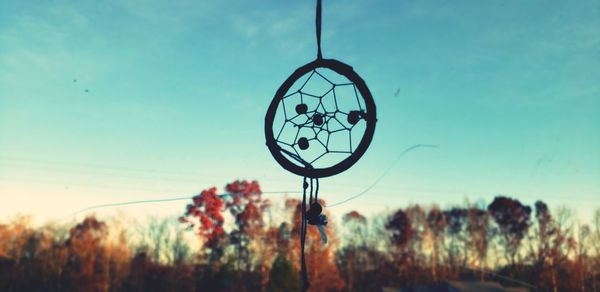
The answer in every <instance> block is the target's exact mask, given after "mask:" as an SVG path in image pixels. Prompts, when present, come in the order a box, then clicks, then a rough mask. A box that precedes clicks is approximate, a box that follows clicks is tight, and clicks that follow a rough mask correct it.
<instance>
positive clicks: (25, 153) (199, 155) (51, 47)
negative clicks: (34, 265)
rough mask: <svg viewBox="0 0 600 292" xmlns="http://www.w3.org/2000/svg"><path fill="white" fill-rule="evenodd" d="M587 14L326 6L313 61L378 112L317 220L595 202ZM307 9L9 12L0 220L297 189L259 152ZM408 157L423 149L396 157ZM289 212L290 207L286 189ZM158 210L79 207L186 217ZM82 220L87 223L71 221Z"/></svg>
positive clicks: (111, 7)
mask: <svg viewBox="0 0 600 292" xmlns="http://www.w3.org/2000/svg"><path fill="white" fill-rule="evenodd" d="M599 11H600V9H599V4H598V2H597V1H591V0H589V1H588V0H582V1H576V3H573V2H564V1H550V2H548V1H525V2H523V1H486V2H481V1H458V2H457V1H454V2H447V3H446V2H444V3H441V2H439V1H365V0H352V1H340V0H332V1H327V0H324V1H323V35H322V46H323V54H324V56H325V57H326V58H334V59H337V60H340V61H343V62H346V63H348V64H350V65H352V66H353V67H354V69H355V71H356V72H358V73H359V74H360V75H361V76H362V77H363V78H364V79H365V81H366V82H367V84H369V87H370V89H371V91H372V93H373V96H374V99H375V102H376V104H377V109H378V124H377V129H376V131H375V136H374V140H373V142H372V144H371V147H370V148H369V149H368V151H367V152H366V154H365V155H364V157H363V158H362V159H361V160H360V161H359V162H358V163H357V164H356V165H354V166H353V167H352V168H351V169H350V170H348V171H346V172H344V173H342V174H340V175H337V176H335V177H331V178H325V179H322V180H321V194H320V197H322V198H324V199H325V200H327V202H330V203H336V202H339V201H341V200H344V199H346V198H347V197H350V196H352V195H355V194H357V193H360V192H361V191H363V190H364V189H365V188H367V187H368V186H370V185H371V184H372V183H373V182H374V181H375V180H377V178H378V177H379V176H380V175H381V174H382V173H383V172H384V171H385V170H386V169H388V168H389V167H392V168H391V170H390V172H389V173H388V174H387V175H386V176H385V177H384V178H383V179H382V180H381V181H380V182H379V183H378V184H377V185H376V186H375V187H374V188H373V189H372V190H370V191H369V192H368V193H367V194H365V195H364V196H361V197H359V198H357V199H355V200H353V201H349V202H347V203H345V204H343V205H340V206H338V207H334V208H332V209H331V210H330V211H331V212H333V213H335V214H337V215H338V216H339V215H342V214H343V213H345V212H348V211H350V210H358V211H359V212H362V213H366V214H375V213H376V212H380V211H383V210H392V209H394V208H398V207H405V206H406V205H407V204H409V203H419V204H421V205H425V206H429V205H431V204H437V205H439V206H440V207H448V206H452V205H454V204H462V203H464V202H465V200H468V201H470V202H472V203H485V204H489V203H490V202H491V201H492V199H493V197H494V196H496V195H498V194H502V195H507V196H511V197H514V198H517V199H519V200H521V201H522V202H523V203H526V204H529V205H533V203H534V202H535V201H536V200H543V201H545V202H547V203H548V204H549V206H550V207H551V208H556V207H558V206H561V205H564V206H566V207H569V208H571V209H573V210H574V211H575V213H576V215H577V216H578V217H579V218H580V219H582V220H584V221H586V220H588V219H589V218H590V215H591V214H592V212H593V211H594V210H595V209H596V208H599V207H600V199H599V198H600V83H599V82H598V80H600V50H599V49H598V48H599V47H600V15H599V13H600V12H599ZM314 32H315V29H314V1H287V2H286V3H285V4H282V2H281V1H260V2H253V3H249V2H248V1H239V0H232V1H214V0H211V1H177V2H168V1H158V0H151V1H118V0H109V1H102V2H97V1H55V2H45V1H16V0H8V1H4V2H3V3H2V9H0V198H1V199H2V202H3V203H2V204H0V222H2V221H4V220H7V219H8V218H10V217H13V216H15V215H16V214H19V213H21V214H31V215H33V216H34V218H35V219H36V220H39V222H44V221H46V220H51V219H58V220H63V219H65V218H69V217H70V216H71V215H72V214H73V213H74V212H76V211H78V210H81V209H83V208H86V207H88V206H91V205H98V204H106V203H115V202H124V201H136V200H152V199H168V198H175V197H182V196H190V197H191V196H193V195H194V194H197V193H199V192H200V191H201V190H203V189H206V188H209V187H212V186H217V187H218V188H219V189H220V190H222V189H223V186H224V185H225V184H226V183H228V182H231V181H233V180H235V179H249V180H258V181H259V182H260V184H261V186H262V188H263V191H265V192H281V193H278V194H274V193H269V194H265V196H267V197H268V198H272V199H275V200H277V198H281V197H284V195H285V193H287V192H298V191H301V185H302V184H301V183H302V179H301V178H300V177H297V176H295V175H293V174H291V173H287V172H286V171H285V170H283V169H282V168H281V167H280V166H279V165H278V164H277V163H276V162H275V161H274V160H273V158H272V157H271V154H270V153H269V151H268V150H267V147H266V146H265V138H264V133H263V131H264V130H263V127H264V124H263V123H264V116H265V112H266V109H267V106H268V105H269V103H270V101H271V99H272V98H273V95H274V94H275V91H276V90H277V88H278V87H279V86H280V84H281V83H282V82H283V81H284V80H285V79H286V78H287V77H288V76H289V74H290V73H291V72H293V70H295V69H296V68H298V67H299V66H301V65H304V64H306V63H308V62H310V61H312V60H314V58H315V57H316V45H315V36H314ZM418 144H432V145H438V147H437V148H417V149H414V150H413V151H410V152H407V153H406V155H404V156H403V157H401V158H400V159H399V160H398V161H397V163H396V164H392V163H393V161H395V160H396V158H397V157H398V156H399V155H400V154H401V153H402V152H403V151H404V150H405V149H407V148H410V147H411V146H414V145H418ZM287 196H288V197H296V198H299V197H300V196H299V195H298V194H297V193H289V194H288V195H287ZM186 204H187V202H185V201H174V202H166V203H152V204H143V205H130V206H126V207H120V208H105V209H101V210H93V211H91V212H96V213H100V214H114V213H115V211H116V210H119V209H122V210H125V211H126V213H127V214H132V215H135V216H145V215H152V214H157V215H169V214H182V213H183V211H184V208H185V205H186ZM85 214H87V213H86V212H83V213H81V214H79V216H82V215H85Z"/></svg>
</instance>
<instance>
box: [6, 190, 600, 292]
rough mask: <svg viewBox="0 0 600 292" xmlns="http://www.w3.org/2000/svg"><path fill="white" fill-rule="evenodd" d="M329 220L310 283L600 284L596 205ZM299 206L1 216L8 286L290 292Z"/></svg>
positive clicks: (250, 197)
mask: <svg viewBox="0 0 600 292" xmlns="http://www.w3.org/2000/svg"><path fill="white" fill-rule="evenodd" d="M325 212H326V214H327V216H328V217H329V218H330V222H329V224H328V226H327V238H328V240H327V241H328V242H327V244H325V243H324V242H323V240H322V238H321V235H320V234H319V232H318V231H317V229H316V228H315V227H314V226H309V230H308V234H307V239H306V248H305V250H306V262H307V266H308V273H309V279H310V281H311V291H378V290H380V289H381V287H396V288H401V287H411V286H413V285H435V284H439V283H444V282H446V281H450V280H461V281H495V282H500V283H502V284H503V285H507V286H518V287H525V288H528V289H530V290H536V291H600V210H597V211H596V212H595V215H594V217H593V219H592V222H588V223H585V224H584V223H580V222H579V221H578V220H576V218H575V216H574V214H573V213H572V212H571V211H570V210H569V209H566V208H558V209H557V210H556V211H554V212H551V210H550V208H549V207H548V206H547V205H546V203H544V202H543V201H541V200H540V201H537V202H535V204H534V205H533V206H528V205H525V204H523V203H521V202H520V201H519V200H518V199H516V198H511V197H508V196H497V197H495V198H494V200H493V201H492V202H490V203H489V204H488V205H483V204H481V203H480V204H469V203H465V204H463V205H462V206H454V207H451V208H443V209H442V208H440V207H438V206H436V205H432V206H427V207H425V206H420V205H410V206H406V207H404V208H398V209H396V210H394V211H393V212H389V213H385V214H378V215H375V216H371V217H369V218H367V217H366V216H364V215H363V214H361V213H360V212H359V211H351V212H348V213H347V214H344V215H343V216H342V220H341V222H332V221H333V220H331V218H332V216H331V215H332V214H330V213H328V212H329V211H328V210H325ZM300 220H301V207H300V201H299V200H297V199H286V200H285V201H284V202H283V206H279V205H277V204H274V202H270V201H269V200H267V199H265V198H263V196H262V192H261V189H260V185H259V183H258V182H256V181H245V180H243V181H239V180H238V181H234V182H232V183H230V184H227V185H226V186H225V188H224V192H223V193H219V192H218V190H217V189H216V188H214V187H213V188H209V189H206V190H204V191H202V192H201V193H199V194H198V195H197V196H195V197H194V198H193V199H192V200H191V201H190V202H189V204H187V206H185V207H184V208H183V212H182V215H181V216H180V217H179V218H151V219H149V220H147V221H146V222H143V224H142V223H140V222H138V223H136V222H134V221H132V220H129V219H127V218H125V217H124V216H123V218H112V219H108V220H100V219H98V218H96V217H94V216H90V217H86V218H85V219H83V220H82V221H81V222H76V223H73V224H62V225H61V224H47V225H44V226H41V227H32V225H31V224H30V223H29V221H28V219H27V217H18V218H15V219H14V220H12V221H9V222H6V223H0V291H292V290H299V289H300V287H301V283H300V274H299V259H300V240H299V237H300V226H299V222H300Z"/></svg>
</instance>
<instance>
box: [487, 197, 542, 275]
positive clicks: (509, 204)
mask: <svg viewBox="0 0 600 292" xmlns="http://www.w3.org/2000/svg"><path fill="white" fill-rule="evenodd" d="M488 212H489V213H490V215H491V217H492V218H493V219H494V221H495V222H496V224H497V225H498V228H499V232H500V235H501V238H502V243H503V246H504V255H505V257H506V259H507V261H508V262H509V263H510V264H511V266H515V264H516V258H517V257H518V255H519V247H520V246H521V242H522V240H523V238H524V237H525V235H526V234H527V231H528V230H529V226H530V225H531V221H530V217H531V208H530V207H529V206H525V205H523V204H521V202H519V200H516V199H511V198H508V197H504V196H498V197H495V198H494V201H493V202H492V203H491V204H490V205H489V206H488Z"/></svg>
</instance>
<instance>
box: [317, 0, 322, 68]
mask: <svg viewBox="0 0 600 292" xmlns="http://www.w3.org/2000/svg"><path fill="white" fill-rule="evenodd" d="M316 24H317V59H322V58H323V56H322V55H321V0H317V20H316Z"/></svg>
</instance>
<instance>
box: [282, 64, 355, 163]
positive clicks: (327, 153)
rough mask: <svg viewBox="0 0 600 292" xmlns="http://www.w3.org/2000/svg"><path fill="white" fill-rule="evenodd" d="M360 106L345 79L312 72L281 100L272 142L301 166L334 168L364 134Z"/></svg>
mask: <svg viewBox="0 0 600 292" xmlns="http://www.w3.org/2000/svg"><path fill="white" fill-rule="evenodd" d="M303 79H304V80H303ZM294 88H297V89H294ZM363 103H364V101H363V100H362V96H361V95H360V93H359V91H358V90H357V88H356V85H355V84H354V83H352V82H351V81H349V80H348V79H347V78H345V77H343V76H341V75H339V74H337V73H335V72H333V71H331V70H329V69H325V68H317V69H313V70H312V71H310V72H309V73H307V74H305V75H304V76H303V77H301V78H300V79H299V80H298V81H296V83H295V84H294V86H292V87H291V88H290V90H288V92H287V93H286V95H285V96H283V97H282V98H281V100H280V105H279V108H278V110H277V114H276V116H277V118H276V119H275V122H274V124H273V131H274V132H273V134H274V136H275V140H276V142H277V144H278V145H279V146H280V147H281V150H282V152H283V153H285V154H286V155H287V156H289V157H291V158H293V161H296V162H297V163H298V164H299V165H301V166H310V167H316V168H319V167H321V166H322V165H334V164H336V163H337V162H339V161H341V160H343V159H344V158H346V157H348V156H350V155H352V154H353V153H354V151H355V150H356V146H358V143H359V142H360V139H361V138H362V136H363V134H364V131H365V129H366V123H365V121H364V117H365V107H364V104H363ZM276 129H279V130H278V131H277V130H276ZM353 134H354V135H353Z"/></svg>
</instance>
